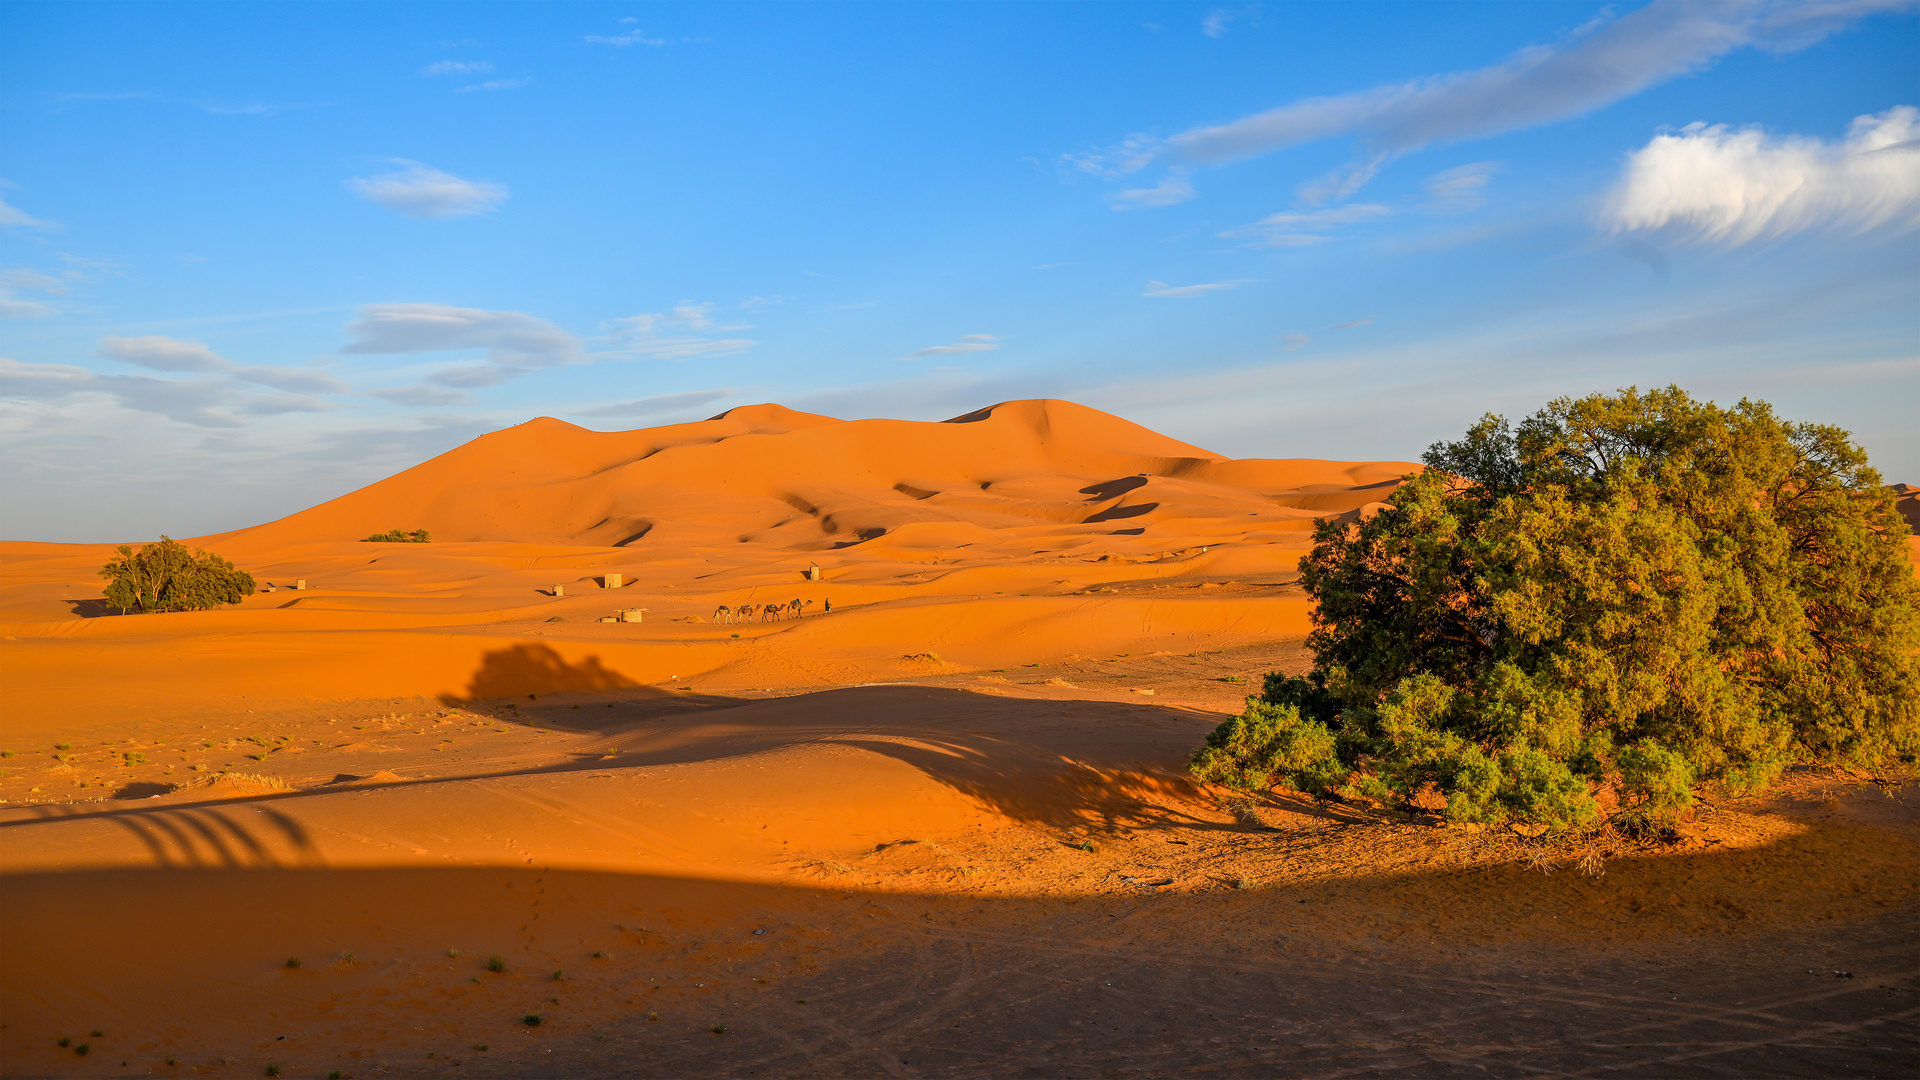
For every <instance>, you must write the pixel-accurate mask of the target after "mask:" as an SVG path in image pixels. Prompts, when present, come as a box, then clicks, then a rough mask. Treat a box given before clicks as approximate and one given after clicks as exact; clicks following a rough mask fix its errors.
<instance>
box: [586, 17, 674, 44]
mask: <svg viewBox="0 0 1920 1080" xmlns="http://www.w3.org/2000/svg"><path fill="white" fill-rule="evenodd" d="M620 21H621V22H627V21H629V20H626V19H622V20H620ZM587 40H588V41H589V42H591V43H593V44H595V45H612V46H615V47H617V48H622V49H624V48H626V47H627V46H629V45H651V46H653V47H654V48H659V47H660V46H662V45H665V44H666V43H667V42H666V39H665V38H650V37H648V36H647V35H646V34H645V33H643V32H642V31H641V30H640V29H639V28H638V27H635V28H634V29H632V30H628V31H626V32H625V33H621V34H610V35H607V36H601V35H599V34H588V35H587Z"/></svg>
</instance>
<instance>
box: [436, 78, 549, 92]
mask: <svg viewBox="0 0 1920 1080" xmlns="http://www.w3.org/2000/svg"><path fill="white" fill-rule="evenodd" d="M532 82H533V80H532V79H530V78H524V77H523V78H518V79H488V80H487V81H486V82H483V83H474V84H473V85H471V86H462V87H460V88H459V89H457V90H455V91H454V93H456V94H471V93H474V92H476V91H481V90H516V89H518V88H520V87H522V86H527V85H530V84H531V83H532Z"/></svg>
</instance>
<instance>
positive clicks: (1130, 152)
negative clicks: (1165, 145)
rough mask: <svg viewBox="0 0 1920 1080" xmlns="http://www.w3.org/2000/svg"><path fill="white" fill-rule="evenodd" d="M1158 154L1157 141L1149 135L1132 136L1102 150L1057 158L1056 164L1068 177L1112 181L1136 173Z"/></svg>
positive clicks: (1085, 151)
mask: <svg viewBox="0 0 1920 1080" xmlns="http://www.w3.org/2000/svg"><path fill="white" fill-rule="evenodd" d="M1159 152H1160V140H1159V139H1158V138H1156V137H1154V136H1152V135H1144V134H1133V135H1129V136H1127V137H1126V138H1124V139H1122V140H1120V141H1119V142H1117V143H1115V144H1114V145H1112V146H1109V147H1107V148H1105V149H1102V150H1083V151H1080V152H1078V153H1072V154H1062V155H1060V164H1061V165H1062V167H1064V168H1065V169H1066V170H1067V171H1068V172H1069V173H1070V174H1072V173H1078V174H1082V175H1086V176H1094V177H1099V178H1100V179H1102V180H1112V179H1115V178H1118V177H1122V176H1127V175H1129V174H1131V173H1136V172H1139V171H1140V170H1141V169H1143V168H1145V167H1146V166H1147V165H1149V164H1151V163H1152V162H1153V159H1154V156H1155V155H1156V154H1158V153H1159Z"/></svg>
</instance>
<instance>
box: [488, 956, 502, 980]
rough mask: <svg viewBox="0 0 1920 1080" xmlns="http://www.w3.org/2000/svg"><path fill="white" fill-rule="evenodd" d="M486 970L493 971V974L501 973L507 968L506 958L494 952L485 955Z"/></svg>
mask: <svg viewBox="0 0 1920 1080" xmlns="http://www.w3.org/2000/svg"><path fill="white" fill-rule="evenodd" d="M487 970H488V971H491V972H493V973H494V974H495V975H499V974H501V973H502V972H504V971H506V970H507V958H506V957H504V956H501V955H500V954H499V953H494V954H493V955H492V956H489V957H487Z"/></svg>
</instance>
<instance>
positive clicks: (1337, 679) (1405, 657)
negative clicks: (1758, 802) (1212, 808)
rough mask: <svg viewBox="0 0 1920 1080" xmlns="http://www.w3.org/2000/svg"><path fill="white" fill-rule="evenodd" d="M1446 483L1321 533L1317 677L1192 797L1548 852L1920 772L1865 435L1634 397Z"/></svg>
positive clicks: (1484, 446) (1607, 400) (1499, 435)
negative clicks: (1380, 818)
mask: <svg viewBox="0 0 1920 1080" xmlns="http://www.w3.org/2000/svg"><path fill="white" fill-rule="evenodd" d="M1425 460H1426V463H1427V465H1428V468H1427V469H1426V470H1425V471H1423V472H1420V473H1418V474H1415V475H1412V476H1410V477H1408V478H1407V481H1406V483H1405V484H1403V485H1402V486H1401V488H1400V489H1399V490H1398V491H1396V492H1395V493H1394V495H1393V496H1392V498H1391V499H1390V503H1391V506H1392V509H1391V510H1389V511H1385V512H1382V513H1380V514H1377V515H1375V516H1373V517H1371V518H1368V519H1366V520H1363V521H1357V522H1342V521H1339V520H1336V519H1328V520H1323V521H1322V522H1321V523H1320V525H1319V526H1318V528H1317V529H1316V531H1315V534H1314V541H1315V546H1314V550H1313V553H1312V554H1311V555H1310V556H1308V557H1307V558H1306V559H1305V560H1303V561H1302V563H1301V580H1302V584H1303V585H1304V586H1305V587H1306V589H1307V591H1308V592H1309V593H1310V594H1311V595H1312V596H1313V597H1314V599H1315V600H1316V601H1317V609H1316V611H1315V614H1314V625H1315V628H1314V631H1313V634H1312V636H1311V637H1310V638H1309V640H1308V644H1309V646H1310V647H1311V648H1312V649H1313V651H1314V654H1315V657H1316V660H1315V664H1314V667H1313V670H1312V671H1311V672H1309V673H1308V674H1307V675H1306V676H1305V677H1287V676H1281V675H1277V674H1276V675H1270V676H1268V677H1267V681H1266V686H1265V692H1264V693H1263V694H1262V696H1261V697H1260V698H1258V699H1249V704H1248V709H1247V711H1246V712H1245V713H1243V714H1242V715H1241V716H1239V717H1236V718H1235V719H1233V720H1229V721H1227V722H1226V723H1224V724H1222V725H1220V727H1219V729H1217V730H1216V731H1215V732H1214V733H1213V734H1212V735H1211V736H1209V737H1208V740H1207V746H1206V747H1204V748H1202V749H1201V750H1200V751H1199V752H1198V753H1196V754H1195V756H1194V764H1193V769H1194V772H1195V774H1196V775H1197V776H1199V777H1201V778H1202V779H1207V780H1212V781H1215V782H1218V783H1222V784H1226V785H1228V786H1231V787H1237V788H1240V789H1241V790H1252V789H1254V788H1258V787H1262V786H1265V785H1267V784H1269V783H1271V782H1273V781H1274V780H1275V779H1279V780H1282V781H1285V782H1287V783H1289V784H1292V785H1293V786H1296V787H1301V788H1303V790H1314V789H1315V788H1314V785H1322V784H1325V783H1328V782H1329V781H1328V780H1327V778H1328V777H1332V776H1335V775H1339V776H1345V777H1346V780H1345V781H1344V782H1342V783H1341V785H1340V786H1339V787H1338V788H1336V789H1335V790H1337V791H1338V792H1339V793H1341V794H1346V795H1365V796H1369V797H1372V798H1376V799H1380V800H1382V801H1387V802H1395V801H1398V802H1408V801H1411V800H1413V799H1414V798H1415V797H1416V796H1417V795H1420V794H1422V793H1424V792H1429V791H1431V792H1437V793H1438V794H1439V795H1440V796H1442V797H1444V799H1445V801H1446V810H1445V813H1446V816H1447V817H1448V818H1450V819H1452V820H1455V821H1462V822H1470V821H1471V822H1485V823H1500V822H1506V821H1515V822H1527V823H1534V824H1544V825H1547V826H1549V827H1552V828H1567V827H1574V826H1579V825H1581V824H1584V823H1587V822H1590V821H1592V820H1594V819H1595V818H1596V817H1597V816H1598V814H1599V805H1598V803H1597V802H1596V800H1595V798H1594V795H1595V794H1596V793H1598V792H1599V791H1600V790H1601V789H1603V788H1606V787H1612V788H1613V789H1614V790H1615V791H1616V792H1617V794H1618V795H1619V803H1620V807H1621V811H1620V812H1621V813H1622V814H1623V815H1624V816H1625V817H1627V818H1629V819H1631V820H1635V821H1639V822H1642V823H1645V824H1647V825H1654V826H1658V825H1662V824H1666V823H1670V822H1672V821H1673V820H1674V819H1675V818H1676V817H1677V816H1679V815H1680V814H1683V813H1685V811H1686V810H1687V808H1688V806H1689V805H1690V804H1691V802H1692V789H1693V786H1694V785H1695V784H1696V783H1700V782H1703V781H1707V782H1714V783H1718V784H1720V785H1722V786H1724V787H1726V788H1729V789H1731V790H1736V791H1751V790H1757V789H1760V788H1763V787H1765V786H1766V785H1767V784H1768V783H1769V782H1771V780H1772V779H1773V778H1774V777H1775V776H1776V775H1777V774H1778V772H1779V770H1780V769H1781V768H1782V767H1783V766H1784V765H1785V764H1786V763H1788V762H1790V761H1793V760H1808V761H1818V762H1830V763H1836V764H1847V765H1855V766H1865V765H1871V764H1875V763H1879V762H1884V761H1886V760H1888V759H1900V760H1908V761H1911V760H1914V759H1915V758H1920V692H1917V691H1916V689H1915V688H1916V686H1917V685H1920V681H1916V678H1915V676H1916V675H1920V662H1917V661H1916V649H1920V589H1917V588H1916V586H1915V582H1914V575H1913V571H1912V569H1911V567H1910V565H1909V562H1908V558H1907V550H1906V549H1907V536H1908V534H1909V530H1908V528H1907V526H1906V523H1905V522H1904V521H1903V520H1902V519H1901V518H1900V517H1899V515H1898V514H1897V513H1896V512H1895V510H1894V505H1893V496H1892V494H1891V493H1890V492H1889V491H1888V490H1887V489H1886V488H1883V487H1881V486H1880V478H1879V476H1878V474H1877V473H1875V472H1874V470H1873V469H1871V468H1869V467H1868V465H1867V461H1866V455H1865V453H1864V452H1862V451H1861V450H1860V449H1859V448H1858V447H1857V446H1855V445H1854V444H1853V443H1852V442H1851V440H1850V438H1849V436H1848V435H1847V433H1846V432H1844V431H1841V430H1839V429H1837V428H1832V427H1825V426H1820V425H1812V424H1795V423H1789V422H1786V421H1783V420H1780V419H1778V418H1777V417H1775V416H1774V414H1773V411H1772V409H1771V408H1770V407H1769V406H1768V405H1766V404H1765V403H1755V402H1749V401H1742V402H1741V403H1740V404H1739V405H1737V406H1734V407H1732V408H1721V407H1719V406H1716V405H1713V404H1710V403H1706V402H1699V401H1695V400H1693V399H1692V398H1690V397H1688V396H1687V394H1686V393H1684V392H1683V391H1681V390H1679V389H1678V388H1673V387H1669V388H1667V389H1664V390H1656V391H1653V392H1650V393H1647V394H1641V393H1639V392H1638V391H1636V390H1632V389H1629V390H1625V391H1622V392H1621V393H1619V394H1617V395H1613V396H1604V395H1594V396H1591V397H1586V398H1582V399H1579V400H1572V399H1566V398H1562V399H1559V400H1557V401H1554V402H1552V403H1551V404H1549V405H1548V406H1547V407H1546V408H1545V409H1543V410H1541V411H1540V412H1538V413H1536V414H1534V415H1533V416H1531V417H1528V418H1527V419H1526V420H1524V421H1522V422H1521V423H1520V425H1519V426H1518V429H1517V430H1516V429H1514V428H1512V427H1510V426H1509V425H1508V424H1507V422H1506V421H1505V420H1503V419H1501V418H1499V417H1495V416H1488V417H1486V418H1485V419H1483V420H1482V421H1481V422H1480V423H1479V424H1476V425H1475V426H1474V427H1473V428H1472V429H1471V430H1470V431H1469V432H1468V433H1467V436H1466V438H1465V439H1463V440H1462V441H1460V442H1456V443H1445V444H1437V445H1435V446H1434V447H1433V448H1432V449H1431V450H1429V451H1428V452H1427V454H1426V458H1425ZM1329 739H1330V740H1331V751H1332V756H1333V757H1334V758H1336V759H1337V765H1336V764H1329V763H1328V762H1327V761H1326V760H1325V757H1324V753H1325V751H1324V750H1323V749H1322V747H1324V746H1326V745H1327V742H1328V740H1329ZM1349 772H1350V775H1349ZM1303 781H1304V783H1303ZM1427 785H1432V786H1431V788H1430V789H1429V788H1428V786H1427Z"/></svg>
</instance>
